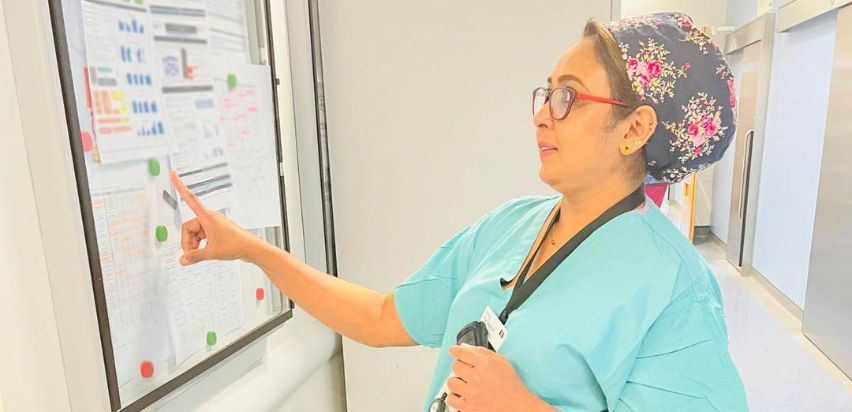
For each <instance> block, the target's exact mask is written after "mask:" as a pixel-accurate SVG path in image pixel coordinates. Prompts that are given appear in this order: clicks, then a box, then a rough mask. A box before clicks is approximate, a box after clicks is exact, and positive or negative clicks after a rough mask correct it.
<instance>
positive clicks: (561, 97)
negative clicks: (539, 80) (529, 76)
mask: <svg viewBox="0 0 852 412" xmlns="http://www.w3.org/2000/svg"><path fill="white" fill-rule="evenodd" d="M573 100H574V92H573V91H572V90H571V89H567V88H562V87H560V88H558V89H554V90H547V89H545V88H544V87H539V88H537V89H535V90H533V106H532V114H533V116H535V115H536V114H537V113H538V112H539V110H541V108H542V107H544V105H545V104H547V103H548V101H549V102H550V115H551V116H552V117H553V119H554V120H562V119H564V118H565V116H567V115H568V110H570V109H571V103H572V102H573Z"/></svg>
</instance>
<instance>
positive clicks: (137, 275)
mask: <svg viewBox="0 0 852 412" xmlns="http://www.w3.org/2000/svg"><path fill="white" fill-rule="evenodd" d="M150 206H151V198H150V194H149V193H148V191H147V190H146V189H144V188H134V189H124V190H110V191H102V192H95V193H92V212H93V215H94V221H95V233H96V237H97V239H98V254H99V256H100V265H101V274H102V276H103V285H104V295H105V297H106V303H107V309H108V311H109V323H110V335H111V338H112V346H113V350H114V351H115V352H116V353H117V354H121V355H122V356H121V357H120V358H121V360H122V361H121V362H117V364H116V369H117V371H116V372H117V377H118V382H119V384H124V383H126V382H128V381H129V380H130V379H131V378H133V377H135V376H137V375H138V372H137V371H136V368H138V366H139V363H138V362H140V361H141V360H143V359H152V358H157V359H158V358H160V357H162V352H161V351H159V350H158V348H159V345H158V342H160V341H162V338H163V334H162V330H163V328H164V326H165V325H164V320H163V315H164V314H163V312H162V310H161V304H162V296H161V294H162V287H161V286H162V283H161V278H160V276H159V274H158V272H157V270H156V269H157V264H156V261H155V260H154V259H153V257H154V256H155V255H154V253H153V251H154V247H155V246H154V242H155V240H154V228H153V227H152V222H151V215H150V210H151V208H150ZM142 352H145V353H142ZM116 358H117V359H118V358H119V357H116Z"/></svg>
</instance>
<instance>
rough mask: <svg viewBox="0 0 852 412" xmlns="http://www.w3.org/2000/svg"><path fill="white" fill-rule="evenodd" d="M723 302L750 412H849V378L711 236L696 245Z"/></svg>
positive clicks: (851, 397) (851, 382)
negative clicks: (741, 273)
mask: <svg viewBox="0 0 852 412" xmlns="http://www.w3.org/2000/svg"><path fill="white" fill-rule="evenodd" d="M697 247H698V250H699V251H700V252H701V254H702V255H703V256H704V258H705V259H706V260H707V262H708V263H709V264H710V266H711V267H712V269H713V272H714V273H715V274H716V279H717V281H718V283H719V287H720V288H721V290H722V295H723V299H724V304H725V313H726V316H727V324H728V334H729V338H730V350H731V356H732V357H733V359H734V362H735V363H736V364H737V368H738V369H739V372H740V376H741V377H742V379H743V384H744V385H745V388H746V393H747V395H748V398H749V406H750V409H751V412H788V411H789V412H810V411H814V412H852V380H850V379H849V378H848V377H847V376H846V375H844V374H843V373H842V372H841V371H840V369H838V368H837V367H836V366H835V365H834V364H833V363H831V361H829V360H828V358H826V357H825V355H823V354H822V352H820V351H819V349H817V348H816V347H815V346H814V345H813V344H812V343H811V342H810V341H809V340H808V339H807V338H806V337H805V336H804V335H803V334H802V333H801V331H800V330H801V322H800V321H799V320H798V319H796V317H794V316H793V315H792V314H790V313H789V312H788V311H786V310H785V309H784V308H783V307H782V306H781V304H780V303H778V302H777V301H776V300H775V299H774V298H773V297H772V296H771V295H770V294H769V292H768V291H766V289H765V288H764V287H763V286H761V285H760V284H759V283H758V282H757V280H755V279H753V278H750V277H744V276H741V275H740V274H739V272H738V271H737V270H736V269H735V268H734V267H733V266H732V265H730V264H729V263H728V262H727V261H726V260H725V253H724V251H723V250H722V248H721V246H720V245H719V244H718V243H716V242H713V241H708V242H704V243H702V244H700V245H697Z"/></svg>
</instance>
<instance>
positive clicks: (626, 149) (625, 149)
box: [621, 144, 630, 155]
mask: <svg viewBox="0 0 852 412" xmlns="http://www.w3.org/2000/svg"><path fill="white" fill-rule="evenodd" d="M628 152H630V145H629V144H626V145H624V146H621V154H625V155H626V154H629V153H628Z"/></svg>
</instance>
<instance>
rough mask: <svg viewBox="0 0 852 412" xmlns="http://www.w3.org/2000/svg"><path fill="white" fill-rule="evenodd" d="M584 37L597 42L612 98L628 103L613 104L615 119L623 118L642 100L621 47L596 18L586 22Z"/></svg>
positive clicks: (596, 46) (597, 55)
mask: <svg viewBox="0 0 852 412" xmlns="http://www.w3.org/2000/svg"><path fill="white" fill-rule="evenodd" d="M583 37H585V38H588V39H591V40H592V41H593V42H594V44H595V56H596V57H597V59H598V63H600V64H601V65H602V66H603V67H604V70H606V75H607V78H608V79H609V85H610V86H609V87H610V94H611V96H612V98H613V99H615V100H620V101H622V102H624V103H625V104H626V105H627V107H622V106H612V108H613V118H614V119H613V120H616V121H617V120H622V119H624V118H625V117H627V115H628V114H630V113H632V112H633V110H635V109H636V108H637V107H638V106H639V103H640V101H639V95H637V94H636V92H635V91H634V90H633V86H632V85H631V83H630V77H628V75H627V65H626V62H625V61H624V59H623V58H622V57H621V49H619V47H618V43H616V41H615V37H613V35H612V33H611V32H610V31H609V30H608V29H607V28H606V27H604V25H603V24H601V23H599V22H597V21H595V20H594V19H592V20H589V21H588V22H587V23H586V27H585V28H584V29H583Z"/></svg>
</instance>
